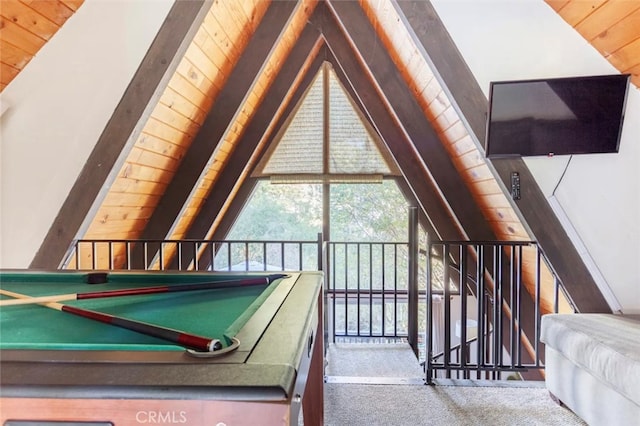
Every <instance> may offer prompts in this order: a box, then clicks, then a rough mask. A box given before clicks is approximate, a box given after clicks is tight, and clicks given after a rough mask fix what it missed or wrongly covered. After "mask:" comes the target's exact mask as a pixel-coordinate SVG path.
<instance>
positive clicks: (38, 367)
mask: <svg viewBox="0 0 640 426" xmlns="http://www.w3.org/2000/svg"><path fill="white" fill-rule="evenodd" d="M287 274H288V275H287V276H285V277H283V278H279V279H276V280H274V281H273V282H272V283H270V284H267V283H266V280H265V282H264V283H263V284H259V285H255V284H252V285H234V283H231V284H230V283H229V282H230V281H235V280H243V279H247V278H255V277H261V276H264V275H265V274H257V273H241V274H239V273H203V272H158V271H157V272H147V271H145V272H130V271H127V272H118V271H109V272H97V271H92V272H87V271H84V272H83V271H51V272H42V271H26V270H21V271H14V270H4V271H0V288H2V289H3V290H8V291H11V292H14V293H19V294H21V295H25V296H28V297H41V296H48V295H55V294H68V293H77V294H83V293H92V292H102V291H112V290H120V289H126V288H136V289H140V288H145V287H156V286H168V287H171V288H173V289H177V287H178V286H184V285H185V284H188V285H192V284H200V283H201V284H206V285H207V286H208V288H207V289H205V290H199V289H198V290H190V291H176V292H173V291H172V292H165V293H159V294H140V295H129V296H121V297H109V298H94V299H88V300H72V301H64V302H60V303H61V304H63V305H66V306H75V307H80V308H82V309H88V310H91V311H94V312H100V313H106V314H110V315H114V316H117V317H118V318H126V319H128V320H133V321H140V322H144V323H147V324H153V325H154V326H159V327H165V328H169V329H172V330H178V331H180V332H185V333H190V334H195V335H197V336H207V337H212V338H215V339H218V340H220V341H221V344H222V349H221V350H220V354H218V353H217V351H214V352H212V353H204V354H203V353H202V352H200V351H194V350H190V349H186V348H185V347H183V346H184V345H182V344H181V343H179V342H178V343H176V342H172V341H165V340H164V339H162V338H158V337H152V336H148V335H144V334H140V333H139V332H136V331H131V330H128V329H124V328H120V327H118V326H114V325H112V324H105V323H101V322H97V321H94V320H91V319H88V318H84V317H78V316H76V315H74V314H70V313H69V312H62V311H60V310H56V309H50V308H49V307H47V306H44V305H42V304H25V305H17V306H2V307H1V308H0V371H1V374H0V422H1V424H2V425H7V426H14V425H16V426H17V425H48V424H57V425H60V423H52V422H65V423H63V424H65V425H73V424H76V423H77V424H82V425H85V426H88V425H136V424H182V425H205V424H206V425H217V426H224V425H229V426H231V425H258V424H259V425H288V424H297V423H298V419H299V416H300V418H302V417H304V423H305V424H306V425H320V424H322V421H323V420H322V411H323V395H322V392H323V366H324V362H323V355H324V350H323V338H322V336H323V333H322V321H321V318H322V282H323V278H322V273H320V272H299V273H287ZM95 277H98V279H95ZM210 283H213V284H210ZM7 299H11V298H10V297H7V296H0V300H7Z"/></svg>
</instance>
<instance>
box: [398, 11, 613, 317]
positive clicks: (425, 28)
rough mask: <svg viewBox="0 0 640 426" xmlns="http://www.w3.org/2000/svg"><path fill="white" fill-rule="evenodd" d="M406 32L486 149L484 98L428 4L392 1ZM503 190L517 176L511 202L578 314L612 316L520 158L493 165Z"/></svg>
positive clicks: (499, 160)
mask: <svg viewBox="0 0 640 426" xmlns="http://www.w3.org/2000/svg"><path fill="white" fill-rule="evenodd" d="M394 6H395V7H396V8H397V9H398V10H399V11H400V12H401V13H400V16H401V17H402V19H403V20H404V21H405V23H406V25H407V28H409V29H410V30H411V32H412V36H413V37H414V40H415V41H416V44H417V45H418V46H421V47H422V51H423V54H427V53H426V52H428V60H429V61H430V62H431V63H432V64H434V67H435V68H436V70H437V73H436V76H437V77H438V78H439V79H440V80H441V83H442V86H443V87H444V88H446V90H448V91H449V93H450V94H451V96H452V99H454V100H455V104H456V108H457V110H458V113H459V115H460V117H461V118H462V119H463V120H464V121H465V122H466V123H468V129H469V131H470V132H472V133H473V136H475V138H476V140H478V141H479V143H480V145H481V146H484V140H485V127H486V124H485V123H486V113H487V104H488V102H487V98H486V97H485V95H484V93H483V92H482V89H481V88H480V86H479V85H478V82H477V81H476V79H475V77H474V76H473V73H472V72H471V70H470V69H469V67H468V66H467V64H466V63H465V61H464V58H463V57H462V55H461V54H460V52H459V51H458V48H457V47H456V45H455V43H454V42H453V40H452V39H451V37H450V36H449V34H448V33H447V31H446V29H445V28H444V25H443V24H442V21H440V18H439V17H438V15H437V13H436V12H435V10H434V9H433V6H432V5H431V2H429V1H424V0H413V1H408V0H407V1H399V2H394ZM490 164H491V166H492V167H493V169H494V170H495V171H496V172H497V175H498V176H497V177H498V178H500V179H501V180H502V182H503V183H504V185H505V187H506V188H510V186H511V172H514V171H515V172H518V173H520V188H521V190H522V196H521V198H520V200H518V201H516V202H514V203H513V204H514V209H517V210H519V212H520V215H521V216H522V217H523V218H524V219H525V221H526V224H527V225H528V227H529V228H530V230H531V232H532V233H533V235H534V236H535V239H536V240H537V242H538V244H539V245H540V247H541V248H542V251H543V252H544V253H545V255H546V256H547V257H548V258H549V260H550V262H551V264H552V265H553V268H554V270H555V272H556V274H557V275H558V276H559V277H560V279H561V280H562V283H563V284H564V286H565V287H566V288H567V290H568V292H569V294H570V298H571V299H572V300H573V302H574V303H575V305H576V307H577V308H578V309H579V310H580V311H581V312H610V311H611V309H610V308H609V306H608V304H607V302H606V300H605V299H604V297H603V296H602V293H601V292H600V289H599V288H598V286H597V284H596V283H595V281H594V280H593V277H592V276H591V273H590V272H589V270H588V269H587V268H586V266H585V264H584V262H583V261H582V258H581V257H580V255H579V254H578V252H577V250H576V248H575V246H574V245H573V243H572V242H571V240H570V239H569V237H568V235H567V233H566V231H565V230H564V228H563V227H562V224H561V223H560V222H559V220H558V218H557V217H556V215H555V213H554V212H553V210H552V209H551V206H550V205H549V203H548V201H547V199H546V197H545V196H544V194H543V193H542V191H541V190H540V187H539V186H538V184H537V182H536V180H535V178H534V177H533V176H532V175H531V172H530V171H529V168H528V167H527V165H526V164H525V162H524V161H523V160H522V159H521V158H511V159H498V160H491V161H490Z"/></svg>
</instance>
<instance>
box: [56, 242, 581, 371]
mask: <svg viewBox="0 0 640 426" xmlns="http://www.w3.org/2000/svg"><path fill="white" fill-rule="evenodd" d="M411 235H412V233H410V238H411ZM62 267H63V268H65V269H85V270H96V269H102V270H113V269H126V270H212V271H275V270H279V271H286V270H289V271H297V270H322V271H324V273H325V312H326V320H327V321H326V327H327V330H326V331H327V333H328V339H329V340H330V341H336V338H337V339H340V340H343V341H353V340H356V341H358V340H369V341H370V340H377V341H389V340H398V339H400V340H406V341H408V342H409V343H410V344H411V345H412V347H413V348H414V351H415V352H416V355H417V357H418V358H419V359H420V360H424V366H425V374H426V381H427V382H428V383H430V382H431V381H432V380H433V379H435V378H482V379H501V378H504V377H505V375H508V374H511V373H512V372H520V373H523V372H526V371H528V370H531V369H541V368H544V363H543V359H542V354H543V351H542V348H541V344H540V343H539V334H540V318H541V316H542V314H544V313H548V312H559V311H563V312H572V311H573V306H572V304H571V301H570V299H569V298H568V297H567V295H566V294H565V292H564V291H563V288H562V285H561V283H560V282H559V280H558V279H557V278H556V275H555V274H554V273H553V270H552V268H551V267H550V265H549V262H548V261H547V260H546V258H545V257H544V254H543V253H542V251H541V250H540V249H539V247H538V245H537V244H536V243H535V242H532V241H518V242H498V241H490V242H477V241H432V242H430V243H428V247H427V248H426V249H423V250H419V249H418V247H417V243H416V242H415V240H412V241H409V242H325V241H323V240H322V235H319V236H318V239H317V240H316V241H230V240H224V241H213V240H145V241H141V240H79V241H77V242H75V243H74V245H73V246H72V247H71V249H70V251H69V254H68V256H67V257H66V259H65V262H64V264H63V265H62ZM421 267H422V268H423V270H422V271H419V269H420V268H421ZM462 313H465V315H463V314H462ZM428 331H429V332H428Z"/></svg>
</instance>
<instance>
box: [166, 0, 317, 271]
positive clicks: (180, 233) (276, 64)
mask: <svg viewBox="0 0 640 426" xmlns="http://www.w3.org/2000/svg"><path fill="white" fill-rule="evenodd" d="M316 3H317V0H305V1H302V2H300V5H299V6H298V8H297V10H296V12H295V13H294V15H293V17H292V19H291V21H290V23H289V25H288V27H287V28H286V31H285V32H284V34H283V35H282V37H280V39H279V41H278V44H277V45H276V46H274V49H273V53H272V54H271V56H270V58H269V59H268V61H267V63H266V64H265V66H264V69H263V72H262V73H261V75H260V76H259V78H258V79H257V81H256V83H255V84H254V86H253V88H252V90H251V91H250V93H249V95H248V96H247V97H246V99H245V101H244V103H243V105H242V106H241V108H240V111H239V113H238V114H236V116H235V117H234V121H233V123H231V125H230V126H229V129H228V131H227V132H226V134H225V135H224V138H223V139H222V141H221V143H220V144H219V146H218V147H217V148H216V150H215V152H214V154H213V156H212V159H211V161H210V162H209V165H208V167H207V170H206V173H205V174H204V176H203V177H202V179H201V180H200V182H199V183H198V189H197V191H194V193H193V194H192V196H191V197H190V199H189V201H188V204H187V209H188V210H187V211H185V212H184V213H183V214H182V215H181V216H180V218H178V221H177V223H176V226H175V227H174V228H173V230H172V233H171V235H170V236H169V237H168V238H169V239H181V238H184V236H185V234H186V233H187V231H188V230H189V228H190V226H191V224H192V222H193V220H194V219H195V217H196V216H197V215H198V213H199V212H200V210H201V208H202V205H203V204H204V202H205V200H206V198H207V196H208V195H209V193H210V191H211V190H212V188H213V187H214V186H215V184H216V182H217V180H218V178H219V176H220V172H221V171H222V169H223V168H224V167H225V165H226V164H227V162H228V160H229V157H230V155H231V154H232V152H233V150H234V149H235V147H236V145H237V143H238V141H239V139H240V138H241V137H242V135H243V134H244V131H245V129H246V127H247V125H248V123H249V122H250V121H251V120H252V118H253V116H254V114H255V112H256V110H257V108H258V107H259V106H260V103H261V102H262V101H263V100H264V97H265V95H266V93H267V90H268V88H269V87H270V85H271V83H272V82H273V79H274V77H275V75H277V73H278V72H279V71H280V68H281V66H282V64H283V63H284V61H285V59H286V57H287V56H288V54H289V52H290V51H291V49H292V48H293V45H294V43H295V40H297V39H298V37H299V35H300V33H301V32H302V29H303V28H304V25H305V24H306V22H307V20H308V18H309V16H310V15H311V13H312V12H313V9H314V7H315V4H316ZM230 9H231V7H230ZM236 12H237V11H236ZM244 178H245V175H244V174H243V175H241V179H240V180H243V179H244ZM237 190H238V188H237V187H236V189H235V190H234V191H233V192H232V193H231V194H230V197H229V199H228V202H227V205H228V204H229V203H231V202H232V200H233V197H234V196H235V194H236V192H237ZM225 211H226V208H223V209H222V210H221V211H220V214H219V215H218V216H221V215H223V214H224V212H225ZM211 221H212V223H213V224H216V223H217V221H216V220H215V218H211ZM212 232H213V229H212V230H211V231H210V232H209V233H212ZM166 261H167V262H170V261H171V259H170V258H167V260H166Z"/></svg>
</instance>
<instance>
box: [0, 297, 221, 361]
mask: <svg viewBox="0 0 640 426" xmlns="http://www.w3.org/2000/svg"><path fill="white" fill-rule="evenodd" d="M0 292H1V293H2V294H4V295H6V296H11V297H15V298H19V299H23V298H29V297H30V296H27V295H25V294H20V293H15V292H12V291H8V290H1V291H0ZM39 305H41V306H44V307H46V308H49V309H54V310H57V311H61V312H65V313H68V314H71V315H76V316H79V317H81V318H86V319H90V320H93V321H97V322H101V323H104V324H108V325H113V326H115V327H119V328H125V329H127V330H131V331H135V332H137V333H141V334H146V335H147V336H152V337H156V338H158V339H161V340H165V341H168V342H171V343H175V344H177V345H180V346H183V347H185V348H188V349H194V350H196V351H200V352H214V351H216V350H219V349H221V348H222V343H220V341H219V340H218V339H210V338H208V337H202V336H198V335H195V334H190V333H185V332H182V331H178V330H174V329H171V328H166V327H161V326H159V325H153V324H149V323H146V322H141V321H135V320H130V319H127V318H122V317H118V316H115V315H110V314H105V313H102V312H96V311H90V310H88V309H81V308H78V307H76V306H71V305H63V304H62V303H56V302H48V303H39Z"/></svg>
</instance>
